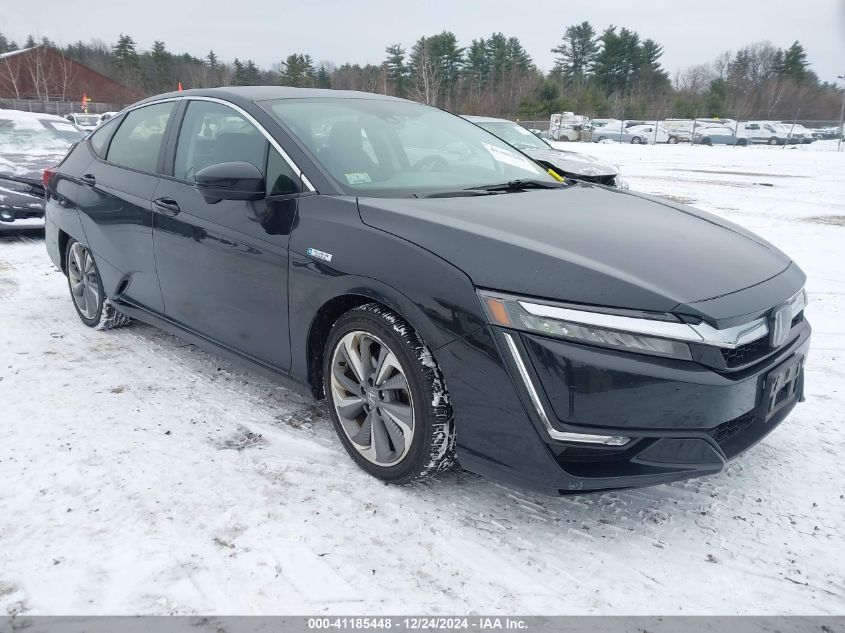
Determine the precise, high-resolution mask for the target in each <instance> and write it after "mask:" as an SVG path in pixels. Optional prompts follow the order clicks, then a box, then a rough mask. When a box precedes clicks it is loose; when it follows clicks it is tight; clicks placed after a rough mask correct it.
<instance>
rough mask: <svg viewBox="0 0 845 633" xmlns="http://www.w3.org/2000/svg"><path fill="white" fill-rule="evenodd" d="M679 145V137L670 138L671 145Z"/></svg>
mask: <svg viewBox="0 0 845 633" xmlns="http://www.w3.org/2000/svg"><path fill="white" fill-rule="evenodd" d="M677 144H678V137H677V136H670V137H669V145H677Z"/></svg>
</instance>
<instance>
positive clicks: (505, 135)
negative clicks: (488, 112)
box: [476, 121, 549, 149]
mask: <svg viewBox="0 0 845 633" xmlns="http://www.w3.org/2000/svg"><path fill="white" fill-rule="evenodd" d="M476 124H477V125H480V126H481V127H483V128H484V129H485V130H487V131H488V132H490V133H491V134H495V135H496V136H498V137H499V138H500V139H502V140H503V141H505V142H506V143H510V144H511V145H513V146H514V147H516V148H517V149H549V146H548V145H546V144H545V143H544V142H543V141H541V140H540V139H539V138H537V137H536V136H535V135H534V134H532V133H531V132H529V131H528V130H526V129H525V128H524V127H522V126H521V125H519V124H518V123H511V122H510V121H489V122H488V121H483V122H480V121H479V122H476Z"/></svg>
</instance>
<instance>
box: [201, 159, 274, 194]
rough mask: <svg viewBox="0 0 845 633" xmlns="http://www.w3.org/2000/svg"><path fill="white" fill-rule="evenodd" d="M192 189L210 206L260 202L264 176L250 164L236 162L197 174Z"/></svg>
mask: <svg viewBox="0 0 845 633" xmlns="http://www.w3.org/2000/svg"><path fill="white" fill-rule="evenodd" d="M195 181H196V182H195V183H194V188H195V189H196V190H197V191H199V192H200V193H201V194H202V197H203V198H205V200H206V202H209V203H211V204H213V203H215V202H219V201H220V200H261V199H262V198H264V197H265V195H266V191H265V188H264V174H262V173H261V170H260V169H258V167H256V166H255V165H253V164H252V163H247V162H244V161H238V162H234V163H218V164H216V165H209V166H208V167H204V168H203V169H200V170H199V171H198V172H197V175H196V178H195Z"/></svg>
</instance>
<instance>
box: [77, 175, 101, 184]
mask: <svg viewBox="0 0 845 633" xmlns="http://www.w3.org/2000/svg"><path fill="white" fill-rule="evenodd" d="M80 180H81V181H82V182H83V183H84V184H86V185H88V186H89V187H95V186H96V185H97V179H96V178H94V174H85V175H83V176H82V177H81V178H80Z"/></svg>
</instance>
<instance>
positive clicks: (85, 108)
mask: <svg viewBox="0 0 845 633" xmlns="http://www.w3.org/2000/svg"><path fill="white" fill-rule="evenodd" d="M88 101H90V100H89V99H88V95H87V94H85V93H84V92H83V93H82V110H83V111H84V112H88Z"/></svg>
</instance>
